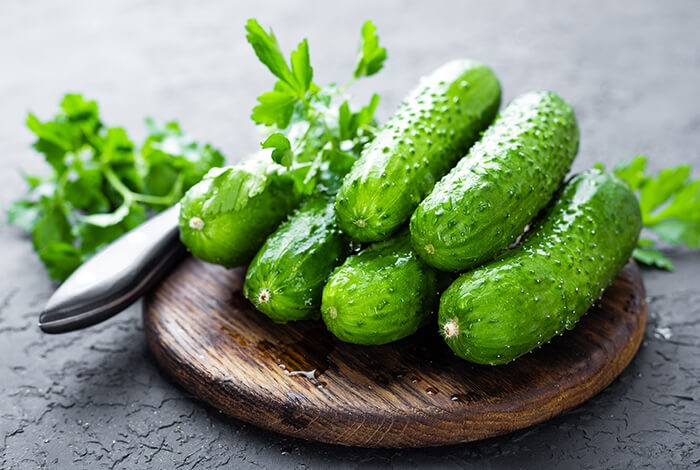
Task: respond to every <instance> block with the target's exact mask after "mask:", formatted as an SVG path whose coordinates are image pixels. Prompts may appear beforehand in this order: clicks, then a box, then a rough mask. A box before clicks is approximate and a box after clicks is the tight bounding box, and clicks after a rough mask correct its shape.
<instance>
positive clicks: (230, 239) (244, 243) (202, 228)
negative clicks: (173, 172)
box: [179, 154, 301, 267]
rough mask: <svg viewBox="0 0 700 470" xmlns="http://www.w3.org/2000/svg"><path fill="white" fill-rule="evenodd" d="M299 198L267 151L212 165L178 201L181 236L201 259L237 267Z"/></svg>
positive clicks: (287, 178)
mask: <svg viewBox="0 0 700 470" xmlns="http://www.w3.org/2000/svg"><path fill="white" fill-rule="evenodd" d="M263 156H265V155H263ZM300 200H301V197H300V196H299V194H298V193H297V192H296V191H295V189H294V183H293V180H292V179H291V178H290V177H289V176H288V175H286V174H285V171H284V168H283V167H281V166H279V165H276V164H273V163H272V162H271V160H270V157H269V154H267V156H266V158H257V159H254V160H250V161H247V162H245V163H241V164H238V165H234V166H229V167H225V168H215V169H212V170H211V171H210V172H209V173H207V175H205V177H204V179H202V181H200V182H199V183H197V184H196V185H194V186H192V187H191V188H190V189H189V191H187V193H186V194H185V196H184V197H183V198H182V200H181V201H180V218H179V227H180V240H181V241H182V243H184V245H185V246H186V247H187V249H188V250H189V251H190V252H191V253H192V254H193V255H194V256H196V257H197V258H200V259H202V260H204V261H208V262H211V263H216V264H221V265H223V266H226V267H233V266H241V265H243V264H246V263H248V262H249V261H250V260H251V259H252V258H253V256H255V253H256V252H257V251H258V249H259V248H260V246H261V245H262V244H263V243H264V242H265V238H266V237H267V236H268V235H270V233H272V232H273V231H274V230H275V228H277V226H278V225H279V224H280V223H281V222H282V221H283V220H284V219H285V218H286V217H287V215H288V214H289V213H290V212H291V211H292V210H293V209H294V208H295V207H296V206H298V205H299V202H300Z"/></svg>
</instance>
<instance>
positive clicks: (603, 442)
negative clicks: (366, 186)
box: [0, 0, 700, 469]
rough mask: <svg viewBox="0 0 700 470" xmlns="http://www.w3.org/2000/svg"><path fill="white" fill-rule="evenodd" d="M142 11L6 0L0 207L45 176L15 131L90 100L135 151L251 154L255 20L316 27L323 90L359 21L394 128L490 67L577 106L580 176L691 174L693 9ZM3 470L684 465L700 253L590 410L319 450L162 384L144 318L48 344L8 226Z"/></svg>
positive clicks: (697, 449) (43, 284) (681, 263)
mask: <svg viewBox="0 0 700 470" xmlns="http://www.w3.org/2000/svg"><path fill="white" fill-rule="evenodd" d="M261 3H262V2H257V3H256V4H253V2H250V3H248V4H246V5H242V6H241V5H234V4H233V2H226V3H225V2H194V1H191V2H183V1H177V2H173V1H169V2H165V1H162V2H146V1H142V2H141V1H133V0H129V1H108V2H91V1H76V2H69V5H68V4H67V3H66V2H60V4H59V2H51V1H34V2H23V1H19V0H18V1H11V0H8V1H4V2H2V3H1V4H0V162H1V164H2V168H3V171H2V172H0V207H1V208H2V209H3V211H4V209H5V208H6V207H7V205H8V204H9V203H10V201H11V200H13V199H14V198H16V197H17V196H18V195H19V194H20V193H21V192H22V191H23V184H22V182H21V180H20V177H19V176H18V172H17V171H16V170H17V169H18V168H23V169H25V170H28V171H40V172H43V171H45V170H46V168H45V166H44V165H43V163H42V162H41V161H40V159H39V158H38V157H37V155H35V154H34V153H33V152H32V151H31V149H30V148H29V144H30V142H31V136H30V135H29V133H28V131H27V130H25V129H24V127H23V121H24V115H25V113H26V111H27V110H33V111H34V112H36V113H38V114H39V116H42V117H48V115H49V113H52V112H53V110H54V109H55V108H56V105H57V102H58V100H59V98H60V97H61V95H62V94H63V93H64V92H66V91H70V90H75V91H82V92H84V93H86V94H87V95H88V96H90V97H92V98H95V99H97V100H98V101H99V102H100V103H101V105H102V111H103V115H104V119H105V120H106V121H107V122H108V123H110V124H114V125H117V124H121V125H125V126H126V127H127V128H128V129H129V131H130V132H131V133H132V134H134V135H135V136H136V137H137V138H140V137H141V136H142V135H143V126H142V125H141V122H142V118H143V117H144V116H146V115H151V116H154V117H156V118H159V119H168V118H176V119H179V120H180V121H181V122H182V124H183V125H184V128H185V129H186V130H188V131H190V132H191V133H192V134H194V135H195V136H197V137H199V138H201V139H205V140H209V141H212V142H214V143H215V144H216V145H218V146H220V147H221V148H222V149H223V150H224V151H225V153H226V154H227V155H228V157H229V159H230V160H231V161H233V160H236V159H238V158H241V157H242V156H243V155H245V154H246V153H247V152H249V151H250V150H252V149H254V148H255V146H256V145H257V142H258V140H259V138H258V137H257V136H256V134H255V129H254V128H253V125H252V124H251V122H250V120H249V119H248V115H249V112H250V109H251V107H252V106H253V104H254V100H255V96H256V95H257V94H259V93H260V92H261V91H263V90H266V89H267V88H268V87H269V86H270V83H271V80H270V78H269V76H268V72H267V71H266V70H264V69H263V68H262V67H261V66H260V65H259V64H258V63H257V60H256V59H255V57H254V56H253V54H252V52H251V51H250V49H249V46H248V45H247V44H246V43H245V40H244V31H243V25H244V22H245V20H246V18H248V17H252V16H254V17H257V18H259V19H260V20H261V22H262V23H263V24H264V25H271V26H272V27H274V28H275V31H276V32H277V35H278V37H279V39H280V40H281V41H282V43H283V44H284V47H285V50H287V51H289V50H290V48H291V47H292V46H293V45H295V44H296V41H297V40H298V39H300V38H301V37H302V36H307V37H308V38H309V41H310V45H311V55H312V63H313V64H314V65H315V66H316V69H317V70H316V72H317V75H316V76H317V81H318V82H320V83H325V82H327V81H330V80H338V81H342V80H344V79H345V77H347V76H348V74H349V73H350V72H351V69H352V62H353V59H354V52H355V45H356V41H357V38H358V32H359V28H360V25H361V23H362V21H363V20H364V19H367V18H372V19H373V20H374V21H375V22H376V24H377V25H378V28H379V32H380V34H381V39H382V42H383V43H384V44H385V45H386V47H387V48H388V50H389V55H390V58H389V61H388V63H387V67H386V70H385V71H383V72H382V73H381V75H380V76H378V77H376V78H373V79H370V80H367V82H365V83H363V84H362V86H360V92H359V93H358V95H359V97H363V96H367V93H368V92H369V91H371V90H377V91H379V92H380V93H381V94H382V97H383V102H382V104H381V106H380V117H382V118H383V117H386V116H387V115H388V114H389V113H390V112H391V111H392V110H393V109H394V107H395V106H396V105H397V104H398V102H399V100H400V99H401V97H402V96H403V95H404V94H405V93H406V92H407V91H408V90H409V89H410V88H411V87H412V86H413V85H414V84H415V83H416V81H417V79H418V77H419V76H420V75H421V74H424V73H427V72H429V71H431V70H432V69H434V68H435V67H436V66H438V65H440V64H441V63H443V62H445V61H447V60H449V59H452V58H455V57H463V56H466V57H474V58H478V59H481V60H483V61H486V62H488V63H490V64H491V65H492V66H493V67H494V69H495V70H496V72H497V73H498V74H499V76H500V78H501V80H502V84H503V87H504V91H505V99H506V100H509V99H511V98H512V97H514V96H515V95H517V94H518V93H520V92H523V91H526V90H530V89H536V88H550V89H553V90H556V91H558V92H559V93H560V94H562V95H563V96H564V97H565V98H567V99H568V100H569V101H570V102H571V103H572V104H573V105H574V107H575V109H576V112H577V114H578V117H579V120H580V125H581V131H582V145H581V152H580V155H579V157H578V160H577V162H576V164H575V169H577V170H579V169H583V168H586V167H589V166H590V165H591V164H592V163H593V162H595V161H605V162H609V163H613V162H616V161H619V160H622V159H627V158H630V157H632V156H634V155H636V154H638V153H642V152H644V153H647V154H649V156H650V157H651V159H652V166H653V167H655V168H660V167H662V166H666V165H670V164H677V163H681V162H685V163H691V164H693V165H694V166H695V167H696V169H695V176H700V174H698V171H699V170H700V106H698V105H699V104H700V103H699V102H698V98H697V97H698V93H697V88H698V84H700V32H699V31H700V5H699V4H698V3H697V2H696V1H694V0H688V1H673V2H669V1H659V2H639V1H635V2H622V1H616V2H610V1H588V2H577V3H575V4H574V3H573V2H562V1H551V2H542V1H538V2H518V1H499V2H489V3H488V4H487V3H486V2H479V3H477V2H457V1H455V2H442V1H431V2H422V3H418V2H397V1H394V2H382V3H381V4H378V3H379V2H376V1H371V2H370V1H355V2H344V3H343V5H342V6H331V3H337V2H320V1H319V2H299V1H284V2H275V3H271V2H266V3H265V4H264V5H263V4H261ZM0 247H1V248H0V250H1V251H0V253H1V256H2V258H1V259H2V263H0V279H2V282H1V283H0V436H1V437H2V439H0V468H8V469H9V468H36V467H42V468H69V467H71V466H72V467H74V468H103V467H107V468H146V467H151V468H208V467H217V466H229V467H235V468H249V467H250V468H252V467H263V468H266V467H267V468H274V467H292V468H293V467H296V468H318V467H334V468H342V467H346V466H347V467H374V466H387V465H393V466H396V467H413V466H424V465H431V466H434V465H440V466H445V467H455V468H457V467H461V468H514V467H523V468H537V467H540V468H574V467H578V468H602V467H608V468H630V467H634V468H639V467H647V466H648V467H651V468H668V467H677V468H697V467H698V466H699V465H700V431H699V430H698V428H699V426H700V287H699V286H700V263H699V261H700V255H698V254H696V253H690V252H685V251H672V252H670V253H671V254H672V256H673V259H674V262H675V263H676V265H677V269H676V272H675V273H673V274H667V273H660V272H655V271H647V272H645V280H646V285H647V290H648V294H649V313H650V320H649V326H648V329H647V334H646V338H645V341H644V344H643V346H642V348H641V350H640V352H639V354H638V355H637V357H636V359H635V360H634V361H633V363H632V364H631V365H630V367H629V368H628V369H627V370H626V371H625V372H624V373H623V375H622V376H621V377H620V379H618V380H617V381H615V382H614V383H613V384H612V385H611V386H610V387H609V388H608V389H607V390H605V391H604V392H603V393H601V394H600V395H598V396H597V397H595V398H593V399H592V400H590V401H589V402H588V403H586V404H585V405H583V406H581V407H579V408H578V409H576V410H573V411H572V412H570V413H567V414H566V415H564V416H560V417H558V418H555V419H552V420H551V421H549V422H548V423H545V424H542V425H539V426H535V427H533V428H531V429H527V430H524V431H521V432H516V433H514V434H512V435H509V436H505V437H501V438H496V439H491V440H488V441H484V442H480V443H474V444H469V445H461V446H455V447H448V448H438V449H428V450H400V451H382V450H367V449H357V448H340V447H334V446H328V445H318V444H313V443H308V442H303V441H299V440H295V439H290V438H285V437H283V436H279V435H275V434H271V433H268V432H264V431H262V430H259V429H257V428H255V427H254V426H250V425H246V424H243V423H240V422H238V421H234V420H231V419H227V418H226V417H225V416H222V415H221V414H220V413H218V412H217V411H216V410H214V409H212V408H209V407H207V406H205V405H203V404H202V403H200V402H198V401H197V400H196V399H194V398H192V397H191V396H189V395H187V394H186V393H184V392H183V391H182V390H180V389H179V388H178V387H177V386H176V385H175V384H174V383H173V382H171V381H170V380H169V379H168V378H167V377H164V376H163V374H162V373H161V372H159V370H158V368H157V367H156V364H155V363H154V360H153V357H152V356H151V354H150V353H149V351H148V350H147V348H146V344H145V341H144V338H143V334H142V327H141V318H140V310H139V309H140V307H139V306H135V307H133V308H131V309H129V310H128V311H127V312H125V313H123V314H121V315H119V316H118V317H115V318H113V319H112V320H110V321H108V322H106V323H104V324H102V325H99V326H97V327H94V328H92V329H90V330H86V331H82V332H78V333H73V334H66V335H62V336H44V335H42V334H41V333H40V332H39V330H38V328H37V327H36V320H37V314H38V311H39V310H40V309H41V307H42V306H43V304H44V302H45V301H46V300H47V299H48V297H49V296H50V294H51V292H52V291H53V290H54V288H55V286H54V285H52V284H51V282H49V280H48V278H47V276H46V275H45V273H44V271H43V268H42V266H41V265H40V263H39V261H38V260H37V259H36V257H35V256H34V254H33V253H32V250H31V247H30V243H29V242H28V241H27V240H26V239H25V238H24V237H23V236H22V235H21V234H20V233H19V232H18V231H17V230H15V229H14V228H11V227H8V226H7V225H6V223H5V221H4V218H3V220H2V222H0Z"/></svg>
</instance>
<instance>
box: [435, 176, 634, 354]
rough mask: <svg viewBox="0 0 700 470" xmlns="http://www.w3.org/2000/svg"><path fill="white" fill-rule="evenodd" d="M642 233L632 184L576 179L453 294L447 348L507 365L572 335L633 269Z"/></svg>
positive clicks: (446, 313)
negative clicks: (520, 237)
mask: <svg viewBox="0 0 700 470" xmlns="http://www.w3.org/2000/svg"><path fill="white" fill-rule="evenodd" d="M641 227H642V219H641V215H640V210H639V205H638V203H637V199H636V197H635V195H634V194H633V192H632V191H631V190H630V188H629V187H628V186H627V184H626V183H624V182H623V181H622V180H620V179H618V178H617V177H616V176H613V175H611V174H608V173H603V172H601V171H599V170H590V171H587V172H584V173H582V174H580V175H578V176H575V177H574V178H572V179H571V180H570V181H569V182H568V183H567V184H566V185H565V187H564V189H563V192H562V193H561V196H560V197H559V199H558V200H557V201H556V203H555V204H553V206H551V208H550V209H549V211H548V212H547V213H546V214H545V216H544V218H543V219H542V220H541V222H540V224H539V225H538V226H537V227H536V228H535V229H534V230H533V232H531V233H530V234H529V235H528V236H527V237H526V239H525V241H524V242H523V243H522V244H521V245H519V246H517V247H516V248H514V249H512V250H510V251H508V252H506V253H505V254H504V255H503V256H502V257H501V258H500V259H498V260H496V261H493V262H491V263H489V264H486V265H483V266H481V267H479V268H477V269H475V270H473V271H471V272H468V273H466V274H463V275H462V276H460V277H459V278H458V279H457V280H456V281H455V282H454V283H452V285H451V286H450V287H449V288H447V290H446V291H445V292H444V294H443V295H442V298H441V300H440V311H439V315H438V320H439V325H440V330H441V331H442V334H443V336H444V338H445V341H446V342H447V344H448V345H449V346H450V348H452V350H453V351H454V352H455V353H456V354H457V355H458V356H459V357H461V358H464V359H466V360H468V361H472V362H477V363H480V364H505V363H507V362H510V361H512V360H513V359H515V358H516V357H518V356H520V355H522V354H525V353H527V352H528V351H531V350H532V349H534V348H536V347H538V346H540V345H542V344H543V343H546V342H548V341H549V340H550V339H551V338H552V337H554V336H555V335H559V334H561V333H562V332H563V331H564V330H567V329H572V328H573V327H574V325H575V324H576V322H577V321H578V320H579V318H580V317H581V316H582V315H583V314H584V313H586V311H587V310H588V309H589V308H590V307H591V306H592V305H593V304H594V303H595V301H596V300H597V299H599V298H600V296H601V295H602V293H603V290H604V289H605V288H606V287H607V286H608V285H610V283H611V282H612V280H613V278H614V277H615V276H616V275H617V273H618V272H619V271H620V269H622V267H623V266H624V265H625V263H627V260H628V259H629V256H630V255H631V254H632V251H633V249H634V247H635V246H636V243H637V237H638V236H639V231H640V229H641Z"/></svg>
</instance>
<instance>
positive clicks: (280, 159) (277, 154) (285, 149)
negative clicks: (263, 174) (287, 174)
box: [261, 132, 294, 168]
mask: <svg viewBox="0 0 700 470" xmlns="http://www.w3.org/2000/svg"><path fill="white" fill-rule="evenodd" d="M261 146H262V148H264V149H274V150H273V151H272V160H274V161H275V163H279V164H280V165H283V166H285V167H287V168H289V167H290V166H292V163H293V161H294V154H293V153H292V144H291V143H290V142H289V139H287V138H286V137H285V136H284V135H283V134H280V133H279V132H275V133H274V134H272V135H270V136H269V137H268V138H267V139H265V141H264V142H262V144H261Z"/></svg>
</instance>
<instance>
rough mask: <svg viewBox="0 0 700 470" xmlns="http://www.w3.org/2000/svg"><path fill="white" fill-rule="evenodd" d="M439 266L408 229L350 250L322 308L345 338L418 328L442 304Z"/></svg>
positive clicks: (391, 337) (391, 335)
mask: <svg viewBox="0 0 700 470" xmlns="http://www.w3.org/2000/svg"><path fill="white" fill-rule="evenodd" d="M438 298H439V295H438V291H437V276H436V272H435V271H434V270H433V269H432V268H430V267H429V266H427V265H425V264H424V263H423V262H422V261H421V260H420V259H419V258H418V256H417V255H416V254H415V253H414V252H413V250H412V249H411V240H410V238H409V236H408V233H403V234H401V235H399V236H397V237H395V238H392V239H390V240H387V241H384V242H380V243H376V244H374V245H371V246H369V247H367V248H365V249H364V250H362V251H361V252H359V253H358V254H355V255H353V256H350V257H349V258H348V259H347V260H346V261H345V263H343V264H342V265H341V266H340V267H339V268H337V269H336V270H335V271H334V272H333V274H332V275H331V277H330V279H329V280H328V283H327V284H326V287H325V288H324V289H323V300H322V304H321V314H322V317H323V321H324V322H325V324H326V326H327V327H328V329H329V330H330V331H331V333H333V334H334V335H335V336H336V337H338V338H339V339H340V340H342V341H345V342H348V343H355V344H384V343H389V342H391V341H396V340H398V339H401V338H403V337H406V336H408V335H411V334H413V333H414V332H415V331H416V330H417V329H418V328H420V327H421V326H422V325H424V324H425V323H426V322H427V321H428V319H429V318H430V317H431V315H432V314H433V313H434V312H435V309H436V307H437V301H438Z"/></svg>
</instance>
